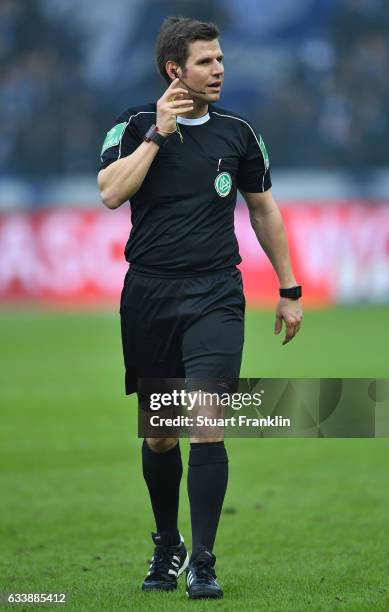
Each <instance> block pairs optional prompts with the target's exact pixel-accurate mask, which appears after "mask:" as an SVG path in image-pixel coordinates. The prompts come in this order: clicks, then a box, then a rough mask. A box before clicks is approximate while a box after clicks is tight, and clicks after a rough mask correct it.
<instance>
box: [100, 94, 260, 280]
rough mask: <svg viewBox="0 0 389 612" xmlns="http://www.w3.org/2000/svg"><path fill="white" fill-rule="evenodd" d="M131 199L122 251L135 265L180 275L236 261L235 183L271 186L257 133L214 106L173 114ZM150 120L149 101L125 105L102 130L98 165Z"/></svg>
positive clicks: (246, 187) (135, 138)
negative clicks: (200, 112)
mask: <svg viewBox="0 0 389 612" xmlns="http://www.w3.org/2000/svg"><path fill="white" fill-rule="evenodd" d="M177 121H178V127H179V130H180V133H181V135H182V140H181V138H180V134H179V133H178V132H176V133H174V134H172V135H171V136H170V137H169V139H168V141H167V143H166V144H165V145H164V146H163V147H161V148H160V150H159V152H158V153H157V155H156V157H155V159H154V161H153V163H152V164H151V167H150V169H149V171H148V173H147V175H146V177H145V179H144V181H143V184H142V186H141V187H140V189H139V191H138V192H137V193H136V194H135V195H134V196H133V197H132V198H131V201H130V204H131V221H132V229H131V233H130V237H129V239H128V242H127V245H126V249H125V257H126V259H127V261H128V262H130V263H131V267H132V268H133V269H135V270H139V271H142V270H143V271H145V272H149V273H151V274H153V273H154V274H158V273H159V274H161V275H163V276H165V275H166V276H186V275H191V274H198V273H203V272H208V271H213V270H221V269H223V268H227V267H229V266H234V265H236V264H239V263H240V262H241V258H240V255H239V249H238V243H237V240H236V237H235V232H234V209H235V205H236V196H237V189H241V190H243V191H248V192H254V193H257V192H263V191H266V190H267V189H269V188H270V187H271V180H270V171H269V159H268V155H267V152H266V147H265V145H264V142H263V140H262V138H261V136H260V135H259V134H258V133H257V132H256V131H255V129H254V128H253V127H252V126H251V124H250V122H249V121H247V120H246V119H244V118H243V117H241V116H239V115H237V114H236V113H233V112H231V111H228V110H224V109H222V108H219V107H218V106H213V105H210V106H209V110H208V113H207V114H206V115H204V116H203V117H200V118H198V119H188V118H184V117H178V120H177ZM155 122H156V104H155V103H152V104H145V105H143V106H138V107H136V108H129V109H127V110H126V111H125V112H124V113H122V115H120V117H118V119H117V120H116V122H115V125H114V127H113V128H112V129H111V130H110V131H109V132H108V134H107V136H106V139H105V141H104V144H103V149H102V153H101V166H100V169H102V168H106V167H107V166H108V165H109V164H111V163H112V162H114V161H116V160H117V159H120V158H122V157H125V156H127V155H130V154H131V153H133V152H134V150H135V149H136V148H137V147H138V146H139V145H140V144H141V143H142V141H143V136H144V134H145V133H146V132H147V130H148V128H149V127H150V126H151V125H152V124H153V123H155Z"/></svg>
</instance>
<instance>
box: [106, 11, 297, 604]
mask: <svg viewBox="0 0 389 612" xmlns="http://www.w3.org/2000/svg"><path fill="white" fill-rule="evenodd" d="M218 38H219V30H218V28H217V26H216V25H214V24H212V23H203V22H200V21H197V20H195V19H188V18H182V17H170V18H168V19H166V20H165V21H164V22H163V24H162V27H161V30H160V33H159V35H158V38H157V43H156V62H157V66H158V69H159V72H160V73H161V75H162V77H163V78H164V79H165V80H166V82H167V83H168V88H167V89H166V91H165V92H164V94H163V95H162V96H161V98H160V99H159V100H158V101H157V103H150V104H144V105H140V106H137V107H130V108H128V109H127V110H125V111H124V112H123V113H122V114H121V115H120V116H119V117H118V119H117V120H116V122H115V124H114V126H113V127H112V129H110V131H109V132H108V133H107V136H106V139H105V141H104V144H103V148H102V153H101V167H100V172H99V175H98V185H99V189H100V193H101V198H102V200H103V202H104V204H105V206H107V207H108V208H110V209H115V208H118V207H119V206H121V205H122V204H123V203H124V202H126V201H127V200H130V204H131V220H132V229H131V233H130V237H129V239H128V242H127V245H126V249H125V257H126V260H127V261H128V262H129V264H130V265H129V270H128V272H127V275H126V278H125V281H124V287H123V291H122V297H121V308H120V314H121V329H122V342H123V354H124V362H125V370H126V372H125V383H126V393H127V394H131V393H134V392H137V393H138V397H141V393H142V390H141V381H142V379H147V378H149V379H150V378H158V379H169V378H184V379H186V381H187V385H188V391H198V390H200V385H199V382H198V381H199V380H201V381H203V383H204V384H201V390H202V391H210V392H212V393H217V392H225V391H226V387H228V386H230V388H231V389H232V388H233V385H234V382H235V381H237V379H238V378H239V372H240V365H241V357H242V349H243V329H244V310H245V299H244V295H243V289H242V280H241V274H240V271H239V269H238V268H237V267H236V266H237V265H238V264H239V263H240V262H241V258H240V256H239V250H238V244H237V240H236V237H235V233H234V209H235V205H236V198H237V190H238V189H239V190H240V192H241V194H242V195H243V197H244V199H245V200H246V203H247V206H248V209H249V213H250V219H251V224H252V227H253V229H254V232H255V234H256V236H257V238H258V241H259V243H260V244H261V246H262V248H263V249H264V250H265V252H266V254H267V255H268V257H269V259H270V261H271V263H272V265H273V267H274V269H275V272H276V274H277V276H278V279H279V282H280V287H281V289H280V299H279V302H278V304H277V308H276V322H275V333H279V332H280V331H281V328H282V322H283V321H284V324H285V327H286V334H285V338H284V340H283V344H286V343H287V342H289V341H290V340H291V339H292V338H293V337H294V336H295V335H296V333H297V332H298V330H299V328H300V324H301V319H302V310H301V305H300V302H299V298H300V296H301V287H300V286H298V285H297V283H296V279H295V277H294V275H293V272H292V269H291V264H290V258H289V252H288V245H287V239H286V235H285V230H284V226H283V223H282V219H281V215H280V212H279V209H278V207H277V205H276V203H275V201H274V199H273V196H272V193H271V180H270V171H269V158H268V155H267V151H266V147H265V144H264V142H263V139H262V137H261V136H260V135H259V134H258V132H257V131H256V130H255V129H254V128H253V126H252V125H251V123H250V122H249V121H248V120H247V119H245V118H243V117H241V116H240V115H238V114H237V113H235V112H233V111H230V110H226V109H223V108H221V107H219V106H216V105H215V103H217V102H218V100H219V98H220V94H221V89H222V85H223V80H224V67H223V53H222V51H221V48H220V44H219V40H218ZM259 282H260V279H259ZM190 446H191V448H190V455H189V466H188V495H189V502H190V513H191V525H192V554H191V557H190V558H189V555H188V553H187V551H186V548H185V544H184V541H183V538H182V536H181V535H180V532H179V530H178V523H177V518H178V501H179V487H180V481H181V476H182V462H181V453H180V446H179V441H178V440H177V439H176V438H155V437H152V438H146V439H145V440H144V441H143V446H142V465H143V475H144V478H145V481H146V484H147V487H148V490H149V494H150V500H151V505H152V509H153V513H154V517H155V523H156V533H153V534H152V539H153V542H154V545H155V549H154V554H153V557H152V561H151V565H150V569H149V572H148V574H147V576H146V578H145V580H144V582H143V585H142V589H143V590H144V591H154V590H164V591H172V590H174V589H175V588H176V586H177V578H178V577H179V576H180V574H182V573H183V572H184V570H186V591H187V595H188V597H189V598H191V599H197V598H202V597H212V598H220V597H222V596H223V592H222V590H221V588H220V586H219V584H218V582H217V580H216V574H215V569H214V566H215V561H216V557H215V555H214V554H213V546H214V541H215V537H216V531H217V527H218V522H219V517H220V513H221V509H222V505H223V500H224V496H225V492H226V488H227V479H228V458H227V452H226V449H225V446H224V442H223V436H222V433H220V431H217V430H215V431H214V432H212V431H211V432H208V435H207V437H202V436H201V435H198V436H197V437H191V445H190Z"/></svg>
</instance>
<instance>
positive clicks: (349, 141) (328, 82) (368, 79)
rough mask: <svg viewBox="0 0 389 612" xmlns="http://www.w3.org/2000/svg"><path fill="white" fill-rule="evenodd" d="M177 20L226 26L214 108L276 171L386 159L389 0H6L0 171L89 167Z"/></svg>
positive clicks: (138, 94)
mask: <svg viewBox="0 0 389 612" xmlns="http://www.w3.org/2000/svg"><path fill="white" fill-rule="evenodd" d="M172 14H181V15H183V16H196V17H197V18H199V19H202V20H211V21H212V20H213V21H215V22H216V23H217V24H218V25H219V26H220V28H221V32H222V37H221V42H222V46H223V50H224V53H225V58H226V59H225V67H226V80H225V86H224V91H223V96H222V100H221V102H220V104H221V105H222V106H225V107H227V108H231V109H234V110H236V111H237V112H241V113H243V114H246V115H247V116H248V117H250V118H251V119H252V120H253V121H254V122H255V123H256V124H257V126H258V128H259V130H260V131H261V133H262V134H263V136H264V138H265V141H266V142H267V143H268V146H269V149H270V151H271V161H272V164H273V167H274V168H276V169H288V168H296V167H298V168H305V169H316V170H320V169H325V170H328V169H331V170H332V169H336V170H339V169H340V170H347V171H351V172H355V173H359V172H361V171H366V169H369V168H377V167H383V166H385V165H387V160H388V154H387V152H388V147H387V143H388V141H389V79H388V78H387V75H388V74H389V45H388V40H389V0H280V1H279V2H273V3H269V2H258V1H257V0H239V1H238V0H212V1H208V0H179V1H178V0H131V1H128V0H111V2H109V3H107V2H106V0H83V1H82V2H79V1H78V0H55V1H54V0H28V2H21V1H17V0H1V1H0V63H1V71H0V178H4V177H14V178H17V177H21V178H26V177H27V178H28V177H30V178H32V179H33V178H40V177H48V176H59V175H60V176H71V175H72V174H74V173H76V174H89V173H90V174H93V173H95V172H96V168H97V166H98V158H99V151H100V148H101V143H102V140H103V139H104V135H105V132H106V131H107V130H108V129H109V128H110V127H111V125H112V122H113V119H114V118H115V117H116V116H117V115H118V114H119V113H120V111H121V110H122V109H123V108H125V107H126V106H129V105H132V104H136V103H138V102H144V101H152V100H155V99H157V98H158V97H159V96H160V94H161V92H162V91H163V89H164V82H163V81H162V79H161V78H160V76H159V75H158V74H157V71H156V68H155V65H154V54H153V47H154V40H155V36H156V34H157V32H158V29H159V27H160V24H161V21H162V20H163V18H164V17H166V16H168V15H172Z"/></svg>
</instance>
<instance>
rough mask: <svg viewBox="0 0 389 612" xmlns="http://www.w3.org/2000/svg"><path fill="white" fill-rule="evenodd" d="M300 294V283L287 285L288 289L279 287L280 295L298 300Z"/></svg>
mask: <svg viewBox="0 0 389 612" xmlns="http://www.w3.org/2000/svg"><path fill="white" fill-rule="evenodd" d="M302 294H303V293H302V290H301V285H296V286H295V287H289V288H288V289H280V297H283V298H289V299H290V300H298V299H300V298H301V296H302Z"/></svg>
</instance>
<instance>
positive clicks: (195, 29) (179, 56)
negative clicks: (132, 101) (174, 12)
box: [155, 17, 220, 83]
mask: <svg viewBox="0 0 389 612" xmlns="http://www.w3.org/2000/svg"><path fill="white" fill-rule="evenodd" d="M219 35H220V32H219V28H218V27H217V25H216V24H214V23H207V22H205V21H198V20H197V19H191V18H190V17H168V18H167V19H165V20H164V21H163V23H162V26H161V29H160V31H159V34H158V37H157V41H156V45H155V60H156V64H157V67H158V70H159V72H160V74H161V75H162V77H163V78H164V79H165V81H167V82H168V83H170V78H169V75H168V74H167V72H166V69H165V66H166V62H167V61H168V60H172V61H173V62H177V64H178V65H179V66H180V67H181V68H184V66H185V64H186V60H187V59H188V55H189V43H191V42H194V41H195V40H214V39H215V38H218V37H219Z"/></svg>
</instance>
